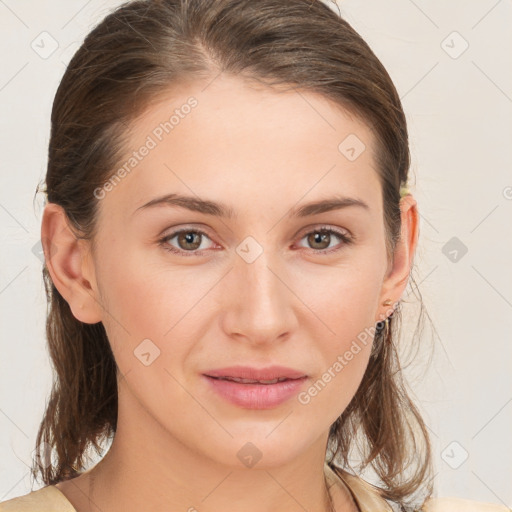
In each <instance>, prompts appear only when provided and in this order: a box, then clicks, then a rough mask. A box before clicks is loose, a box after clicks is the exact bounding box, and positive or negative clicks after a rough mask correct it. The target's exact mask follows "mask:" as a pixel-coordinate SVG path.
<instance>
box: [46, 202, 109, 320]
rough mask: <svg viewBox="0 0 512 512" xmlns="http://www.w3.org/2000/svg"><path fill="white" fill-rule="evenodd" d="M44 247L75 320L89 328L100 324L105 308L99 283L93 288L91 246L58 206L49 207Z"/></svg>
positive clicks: (51, 274) (56, 284)
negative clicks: (99, 296) (99, 290)
mask: <svg viewBox="0 0 512 512" xmlns="http://www.w3.org/2000/svg"><path fill="white" fill-rule="evenodd" d="M41 244H42V246H43V251H44V255H45V264H46V267H47V268H48V272H49V273H50V276H51V279H52V281H53V284H54V285H55V287H56V288H57V290H58V291H59V293H60V294H61V295H62V297H63V298H64V300H65V301H66V302H67V303H68V304H69V307H70V309H71V311H72V313H73V316H74V317H75V318H76V319H77V320H80V321H81V322H84V323H88V324H93V323H97V322H100V321H101V318H102V317H101V307H100V305H99V301H98V297H96V292H95V289H96V288H95V286H94V287H93V285H95V283H94V282H93V283H92V284H91V278H92V279H94V274H93V272H92V269H91V268H90V266H88V263H90V261H89V260H88V258H87V254H86V252H87V244H86V243H85V241H84V240H81V239H77V237H76V236H75V234H74V233H73V231H72V230H71V228H70V226H69V222H68V219H67V216H66V213H65V211H64V209H63V208H62V207H61V206H59V205H57V204H55V203H48V204H47V205H46V206H45V209H44V212H43V220H42V223H41ZM89 274H90V275H89Z"/></svg>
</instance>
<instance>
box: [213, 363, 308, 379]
mask: <svg viewBox="0 0 512 512" xmlns="http://www.w3.org/2000/svg"><path fill="white" fill-rule="evenodd" d="M204 375H208V376H210V377H238V378H240V379H252V380H274V379H279V378H284V377H286V378H288V379H300V378H301V377H307V375H306V374H305V373H304V372H302V371H300V370H294V369H293V368H287V367H285V366H277V365H274V366H267V367H266V368H252V367H250V366H229V367H227V368H219V369H216V370H208V371H206V372H204Z"/></svg>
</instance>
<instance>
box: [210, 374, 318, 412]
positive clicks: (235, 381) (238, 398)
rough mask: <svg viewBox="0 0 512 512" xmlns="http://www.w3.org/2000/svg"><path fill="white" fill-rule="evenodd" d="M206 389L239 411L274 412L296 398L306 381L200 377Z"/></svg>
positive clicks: (287, 378) (294, 378) (281, 378)
mask: <svg viewBox="0 0 512 512" xmlns="http://www.w3.org/2000/svg"><path fill="white" fill-rule="evenodd" d="M203 378H204V379H205V381H206V382H207V385H208V388H209V389H210V390H211V391H213V392H214V394H215V396H218V397H220V398H222V400H223V401H226V402H228V403H230V404H231V405H234V406H236V407H239V408H242V409H273V408H276V407H278V406H280V405H281V404H284V403H286V402H288V401H289V400H290V399H291V398H293V397H294V396H296V395H297V394H298V393H299V392H300V391H301V389H302V388H303V387H304V383H305V382H306V381H307V380H308V377H307V376H306V375H303V376H301V377H275V378H273V379H261V378H258V379H255V378H245V377H236V376H226V375H224V376H216V375H208V374H203Z"/></svg>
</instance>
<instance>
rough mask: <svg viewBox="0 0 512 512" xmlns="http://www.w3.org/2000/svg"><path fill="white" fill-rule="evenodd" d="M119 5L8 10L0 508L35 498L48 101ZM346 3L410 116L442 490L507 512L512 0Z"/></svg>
mask: <svg viewBox="0 0 512 512" xmlns="http://www.w3.org/2000/svg"><path fill="white" fill-rule="evenodd" d="M120 3H121V2H119V1H113V0H111V1H105V0H89V1H86V0H65V1H64V0H59V1H55V0H54V1H51V2H35V1H34V0H0V26H1V33H0V38H1V44H2V49H3V51H2V66H1V72H0V73H1V74H0V104H1V108H2V115H1V137H0V141H1V142H0V143H1V155H0V165H1V169H2V171H1V175H0V180H1V185H2V186H1V187H0V229H1V240H2V242H1V246H2V252H1V258H2V259H1V262H0V311H1V323H0V329H1V334H2V337H1V343H2V345H1V357H0V432H1V441H2V442H1V443H0V461H1V464H0V501H3V500H6V499H9V498H12V497H15V496H18V495H22V494H25V493H27V492H28V491H30V490H31V488H30V483H31V480H30V477H29V471H28V466H27V465H28V464H30V461H31V456H32V455H31V454H32V450H33V449H34V443H35V436H36V432H37V428H38V425H39V422H40V420H41V417H42V414H43V408H44V403H45V400H46V399H47V397H48V394H49V390H50V384H51V373H50V365H49V360H48V356H47V352H46V346H45V337H44V326H45V324H44V321H45V313H46V305H45V296H44V288H43V284H42V277H41V265H42V263H41V260H40V259H39V258H38V257H37V256H36V255H35V254H34V253H33V251H32V249H33V247H34V246H35V245H36V244H37V243H38V241H39V237H40V219H41V211H42V210H41V204H42V203H41V200H40V199H39V201H38V202H36V207H35V208H33V205H32V199H33V195H34V190H35V187H36V185H37V183H38V182H39V181H40V180H42V179H43V178H44V174H45V170H46V169H45V166H46V155H47V145H48V139H49V126H50V124H49V119H50V112H51V105H52V102H53V96H54V94H55V91H56V88H57V86H58V83H59V80H60V78H61V77H62V74H63V72H64V69H65V65H66V63H67V62H68V61H69V59H70V57H71V55H72V54H73V53H74V51H75V50H76V49H77V48H78V45H79V44H80V43H81V41H82V39H83V37H84V36H85V34H86V33H87V32H88V31H89V30H90V29H91V28H92V26H93V25H94V24H95V23H96V22H97V21H99V20H100V19H101V18H103V17H104V16H105V15H106V14H107V13H108V12H109V11H110V10H111V9H112V8H114V7H116V6H118V5H119V4H120ZM339 5H340V8H341V11H342V14H343V16H344V17H345V18H346V19H347V20H348V21H349V22H350V23H351V24H352V25H353V26H354V28H355V29H356V30H358V31H359V32H360V33H361V35H362V36H363V37H364V38H365V39H366V40H367V42H368V43H369V44H370V46H371V47H372V48H373V50H374V51H375V53H376V54H377V56H378V57H379V58H380V59H381V60H382V62H383V63H384V65H385V66H386V67H387V69H388V71H389V73H390V75H391V77H392V78H393V80H394V82H395V84H396V86H397V89H398V91H399V93H400V95H401V97H402V100H403V105H404V109H405V110H406V113H407V117H408V122H409V130H410V136H411V151H412V157H413V165H412V169H411V180H412V187H411V188H412V192H413V193H414V194H415V197H416V198H417V200H418V205H419V210H420V213H421V224H420V246H419V248H418V251H417V255H416V264H417V270H416V271H415V276H416V278H417V282H418V283H419V287H420V290H421V294H422V296H423V299H424V301H425V304H426V307H427V311H428V312H429V314H430V316H431V318H432V320H433V322H434V325H435V327H436V329H437V334H438V335H439V336H438V337H437V335H435V334H434V336H435V339H434V342H435V349H434V358H433V361H432V363H431V364H430V365H429V366H428V367H427V365H426V364H424V365H423V366H421V364H419V365H418V363H421V361H422V360H424V361H426V358H427V357H428V351H429V350H430V348H429V347H430V341H429V339H428V338H429V336H430V334H429V332H430V331H429V330H428V329H427V333H426V335H425V337H426V340H425V341H422V343H424V345H425V349H426V355H424V356H420V357H419V358H418V363H416V366H412V367H411V368H408V369H407V374H408V375H409V376H410V378H411V387H412V388H413V389H414V393H415V395H416V397H417V399H418V400H419V403H420V407H421V410H422V412H423V413H424V415H425V420H426V422H427V423H428V425H429V428H430V431H431V433H432V440H433V443H434V453H435V464H436V482H437V489H438V494H439V495H442V496H448V495H449V496H460V497H465V498H469V499H474V500H480V501H489V502H495V503H503V504H506V505H507V506H509V507H511V506H512V486H511V485H510V483H511V482H512V474H511V473H512V471H511V466H512V464H511V456H512V436H511V435H510V433H511V425H512V385H511V381H512V379H511V373H510V368H511V363H512V343H511V342H512V336H511V334H512V270H511V269H512V265H511V263H512V242H511V236H510V235H511V232H510V226H511V221H512V172H511V168H512V167H511V164H512V150H511V146H512V144H511V143H512V138H511V113H512V67H511V65H510V64H511V62H510V48H512V31H511V30H510V27H511V26H512V25H511V22H512V15H511V14H512V2H511V1H510V0H498V1H496V0H481V1H476V0H473V1H467V0H466V1H462V0H452V1H443V0H435V1H430V2H428V1H425V0H423V1H420V0H416V1H412V0H392V1H390V2H382V1H380V0H360V1H355V0H353V1H344V2H339ZM43 32H47V33H48V34H42V35H41V33H43ZM454 32H456V33H455V34H454ZM52 44H53V45H55V44H58V48H56V49H55V51H53V53H52V54H51V55H47V54H45V52H46V53H49V52H51V50H52ZM466 45H467V49H465V47H466ZM33 48H34V49H33ZM35 49H37V51H36V50H35ZM464 49H465V51H463V50H464ZM38 205H39V206H38ZM452 239H453V240H452ZM464 247H466V248H467V253H465V254H463V252H464ZM454 250H455V252H453V251H454ZM410 297H412V294H411V296H410ZM409 307H410V308H411V309H407V308H409ZM407 311H411V312H413V306H412V305H411V306H409V305H406V306H405V309H404V315H407ZM412 327H414V325H413V326H412ZM412 327H411V328H412ZM427 327H428V325H427ZM466 457H467V458H466ZM38 487H39V486H38V485H36V486H35V488H38Z"/></svg>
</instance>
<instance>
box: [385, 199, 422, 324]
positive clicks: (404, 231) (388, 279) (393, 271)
mask: <svg viewBox="0 0 512 512" xmlns="http://www.w3.org/2000/svg"><path fill="white" fill-rule="evenodd" d="M400 211H401V219H402V227H401V233H400V240H399V241H398V242H397V244H396V248H395V254H394V258H393V261H392V262H390V263H389V265H388V269H387V272H386V275H385V277H384V281H383V283H382V290H381V295H380V301H379V306H380V305H381V304H383V302H384V301H385V300H387V299H390V300H391V306H386V308H387V309H386V310H385V311H384V312H381V310H380V307H379V313H380V317H379V318H377V319H376V320H375V321H376V322H377V321H380V320H384V319H386V318H387V317H388V316H389V315H390V314H391V313H392V312H393V309H394V308H395V307H396V304H397V303H398V301H399V300H400V298H401V297H402V294H403V292H404V290H405V287H406V286H407V283H408V282H409V274H410V271H411V267H412V263H413V259H414V254H415V252H416V246H417V244H418V236H419V214H418V209H417V204H416V200H415V199H414V197H413V196H412V195H411V194H407V195H406V196H404V197H402V199H401V200H400Z"/></svg>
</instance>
